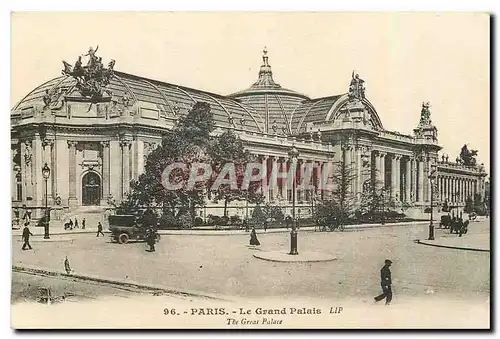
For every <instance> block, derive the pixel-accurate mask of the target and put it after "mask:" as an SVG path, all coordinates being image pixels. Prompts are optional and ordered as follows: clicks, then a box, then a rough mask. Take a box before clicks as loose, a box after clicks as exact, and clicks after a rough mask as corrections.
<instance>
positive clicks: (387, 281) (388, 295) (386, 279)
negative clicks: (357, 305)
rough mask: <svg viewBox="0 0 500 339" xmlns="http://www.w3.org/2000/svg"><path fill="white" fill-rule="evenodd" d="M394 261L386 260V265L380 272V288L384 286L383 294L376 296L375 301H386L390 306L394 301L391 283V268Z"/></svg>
mask: <svg viewBox="0 0 500 339" xmlns="http://www.w3.org/2000/svg"><path fill="white" fill-rule="evenodd" d="M391 264H392V261H390V260H389V259H386V260H385V265H384V267H382V269H381V270H380V286H382V294H380V295H378V296H376V297H375V298H374V299H375V301H380V300H382V299H384V298H385V299H386V300H385V304H386V305H389V304H390V303H391V300H392V289H391V285H392V281H391V270H390V268H389V267H391Z"/></svg>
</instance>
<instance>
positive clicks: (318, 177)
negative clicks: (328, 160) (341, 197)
mask: <svg viewBox="0 0 500 339" xmlns="http://www.w3.org/2000/svg"><path fill="white" fill-rule="evenodd" d="M315 165H316V172H315V175H316V199H317V200H321V199H323V196H322V190H321V187H322V185H323V184H322V181H321V177H322V176H321V173H322V170H323V168H322V163H321V161H317V162H316V163H315Z"/></svg>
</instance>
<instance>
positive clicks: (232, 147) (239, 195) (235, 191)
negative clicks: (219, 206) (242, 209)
mask: <svg viewBox="0 0 500 339" xmlns="http://www.w3.org/2000/svg"><path fill="white" fill-rule="evenodd" d="M209 155H210V157H211V160H212V178H211V180H210V182H209V185H210V193H211V196H212V199H213V201H214V202H218V201H221V200H222V201H224V216H225V217H227V205H228V204H229V203H231V202H232V201H235V200H247V201H248V202H249V203H252V204H260V203H262V202H263V201H264V196H263V195H262V193H260V192H259V188H260V187H261V182H260V181H253V182H250V183H249V186H248V189H246V188H243V187H242V186H243V180H244V177H245V171H246V169H247V165H248V164H249V163H250V162H251V161H252V158H251V155H250V153H249V152H248V150H245V148H244V147H243V142H242V141H241V139H240V138H239V137H238V136H237V135H236V134H235V133H234V131H233V130H227V131H226V132H224V133H222V134H221V135H220V136H219V137H217V138H216V139H215V140H214V142H213V143H212V145H211V147H210V150H209ZM229 164H231V166H232V165H234V170H235V172H234V174H235V179H236V184H237V185H235V186H232V185H231V184H222V185H220V186H218V187H214V182H215V180H216V177H217V176H218V175H219V174H220V173H221V172H222V171H223V168H224V167H225V166H227V165H229ZM254 170H255V171H254V172H253V173H252V174H257V173H255V172H256V171H258V169H254ZM228 175H229V176H230V174H229V173H228ZM225 178H226V177H225ZM226 179H227V178H226ZM229 179H231V178H229Z"/></svg>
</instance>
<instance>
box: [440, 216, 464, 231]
mask: <svg viewBox="0 0 500 339" xmlns="http://www.w3.org/2000/svg"><path fill="white" fill-rule="evenodd" d="M468 226H469V220H466V221H465V222H464V221H463V220H462V219H460V218H456V217H453V218H452V217H451V216H450V215H442V216H441V221H440V222H439V228H444V229H448V228H449V229H450V233H451V234H453V233H455V234H467V231H468Z"/></svg>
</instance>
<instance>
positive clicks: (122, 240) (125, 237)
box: [118, 233, 129, 244]
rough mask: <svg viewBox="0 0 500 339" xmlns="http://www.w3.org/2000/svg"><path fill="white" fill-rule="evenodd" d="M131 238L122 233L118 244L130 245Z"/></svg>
mask: <svg viewBox="0 0 500 339" xmlns="http://www.w3.org/2000/svg"><path fill="white" fill-rule="evenodd" d="M128 239H129V236H128V234H127V233H122V234H120V235H119V236H118V242H119V243H120V244H126V243H128Z"/></svg>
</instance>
